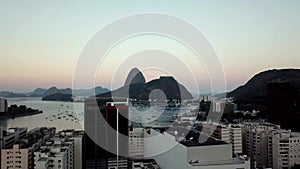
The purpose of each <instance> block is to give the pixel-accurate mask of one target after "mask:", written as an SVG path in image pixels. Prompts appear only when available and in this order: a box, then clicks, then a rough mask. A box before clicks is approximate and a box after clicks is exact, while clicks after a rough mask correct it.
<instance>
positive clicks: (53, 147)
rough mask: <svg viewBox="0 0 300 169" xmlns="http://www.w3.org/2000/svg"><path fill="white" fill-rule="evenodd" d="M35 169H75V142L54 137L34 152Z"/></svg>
mask: <svg viewBox="0 0 300 169" xmlns="http://www.w3.org/2000/svg"><path fill="white" fill-rule="evenodd" d="M34 166H35V167H34V168H35V169H48V168H52V169H74V140H69V139H64V138H58V137H53V138H51V140H50V141H48V142H46V144H45V145H44V146H41V147H40V149H38V150H36V151H35V152H34Z"/></svg>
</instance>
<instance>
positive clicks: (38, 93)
mask: <svg viewBox="0 0 300 169" xmlns="http://www.w3.org/2000/svg"><path fill="white" fill-rule="evenodd" d="M106 92H109V90H108V89H106V88H103V87H101V86H96V87H94V88H89V89H71V88H57V87H55V86H53V87H50V88H49V89H43V88H36V89H35V90H33V91H31V92H25V93H14V92H12V91H0V97H4V98H19V97H46V96H49V95H52V94H56V93H61V94H69V95H73V96H82V97H88V96H95V95H98V94H101V93H106Z"/></svg>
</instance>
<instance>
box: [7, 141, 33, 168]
mask: <svg viewBox="0 0 300 169" xmlns="http://www.w3.org/2000/svg"><path fill="white" fill-rule="evenodd" d="M31 158H32V148H31V147H29V148H20V145H19V144H16V145H13V148H11V149H3V150H2V151H1V168H22V169H29V168H32V163H31V160H30V159H31Z"/></svg>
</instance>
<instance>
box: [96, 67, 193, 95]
mask: <svg viewBox="0 0 300 169" xmlns="http://www.w3.org/2000/svg"><path fill="white" fill-rule="evenodd" d="M132 72H134V73H132ZM132 74H133V75H132ZM134 75H135V76H134ZM144 79H145V78H144V76H143V74H142V73H141V72H140V71H139V70H138V69H136V68H134V70H131V71H130V73H129V74H128V77H127V79H126V81H125V84H124V86H123V87H121V88H119V89H117V90H114V91H112V92H107V93H103V94H100V95H97V96H98V97H111V96H118V97H129V98H131V99H137V100H148V99H149V95H150V93H151V92H152V91H154V90H155V89H158V90H161V91H162V92H163V93H164V95H165V97H166V99H168V100H172V99H177V100H186V99H192V98H193V96H192V95H191V93H190V92H189V91H188V90H187V89H186V88H185V87H184V86H183V85H182V84H180V83H178V82H177V81H176V80H175V79H174V78H173V77H171V76H163V77H160V78H159V79H155V80H152V81H150V82H148V83H145V80H144Z"/></svg>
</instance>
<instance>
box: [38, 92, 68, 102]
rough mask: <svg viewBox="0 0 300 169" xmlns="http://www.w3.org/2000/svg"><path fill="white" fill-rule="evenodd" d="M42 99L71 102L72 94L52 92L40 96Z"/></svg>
mask: <svg viewBox="0 0 300 169" xmlns="http://www.w3.org/2000/svg"><path fill="white" fill-rule="evenodd" d="M42 100H43V101H63V102H73V96H72V95H71V94H63V93H54V94H50V95H47V96H45V97H42Z"/></svg>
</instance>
